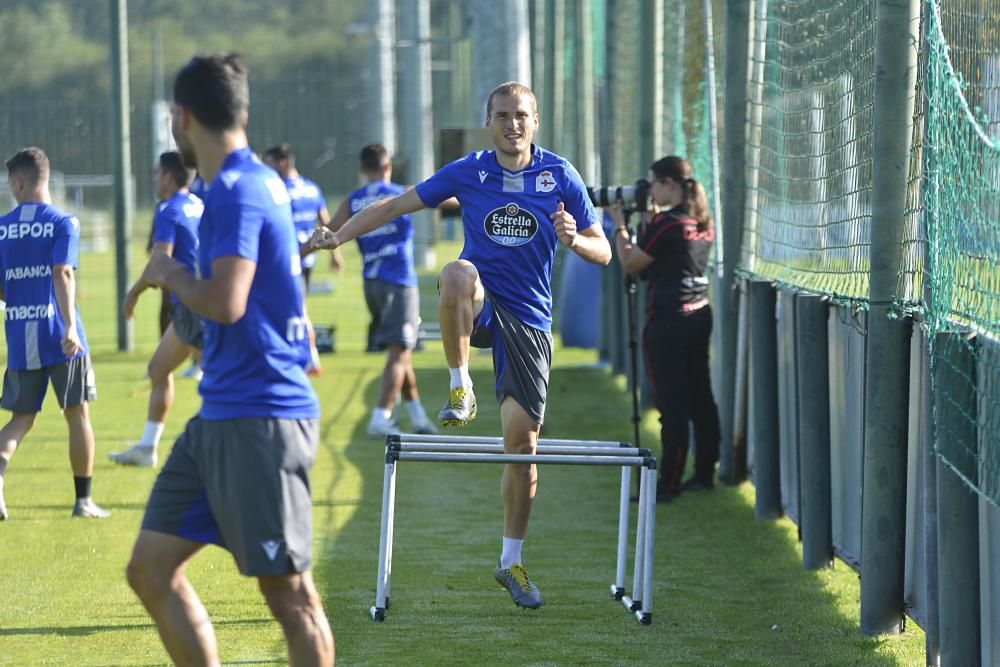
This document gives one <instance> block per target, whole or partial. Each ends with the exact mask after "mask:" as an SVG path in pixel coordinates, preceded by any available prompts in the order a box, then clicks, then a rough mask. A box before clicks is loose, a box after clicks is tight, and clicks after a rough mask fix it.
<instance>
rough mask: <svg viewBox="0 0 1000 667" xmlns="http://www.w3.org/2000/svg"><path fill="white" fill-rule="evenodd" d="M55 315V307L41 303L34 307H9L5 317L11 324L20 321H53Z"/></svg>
mask: <svg viewBox="0 0 1000 667" xmlns="http://www.w3.org/2000/svg"><path fill="white" fill-rule="evenodd" d="M55 315H56V308H55V306H53V305H52V304H51V303H39V304H37V305H32V306H7V311H6V314H5V315H4V316H5V317H6V319H7V321H8V322H10V321H18V320H51V319H52V318H53V317H55Z"/></svg>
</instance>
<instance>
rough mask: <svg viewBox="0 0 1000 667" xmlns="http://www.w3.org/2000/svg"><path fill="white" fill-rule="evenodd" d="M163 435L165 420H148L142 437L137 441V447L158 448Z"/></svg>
mask: <svg viewBox="0 0 1000 667" xmlns="http://www.w3.org/2000/svg"><path fill="white" fill-rule="evenodd" d="M162 435H163V422H146V428H144V429H143V430H142V437H141V438H139V442H137V443H135V444H136V446H137V447H148V448H150V449H156V446H157V445H158V444H160V436H162Z"/></svg>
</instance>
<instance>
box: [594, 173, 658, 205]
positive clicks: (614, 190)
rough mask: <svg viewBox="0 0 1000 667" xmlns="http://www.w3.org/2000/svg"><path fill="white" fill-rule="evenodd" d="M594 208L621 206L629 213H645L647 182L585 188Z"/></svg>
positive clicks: (647, 198) (641, 180)
mask: <svg viewBox="0 0 1000 667" xmlns="http://www.w3.org/2000/svg"><path fill="white" fill-rule="evenodd" d="M587 194H588V195H590V201H591V202H592V203H593V204H594V206H598V207H600V208H605V207H608V206H614V205H615V204H621V205H622V207H623V208H625V209H626V210H629V211H645V210H647V209H648V208H649V181H647V180H646V179H645V178H640V179H639V180H638V181H636V182H635V185H596V186H593V187H588V188H587Z"/></svg>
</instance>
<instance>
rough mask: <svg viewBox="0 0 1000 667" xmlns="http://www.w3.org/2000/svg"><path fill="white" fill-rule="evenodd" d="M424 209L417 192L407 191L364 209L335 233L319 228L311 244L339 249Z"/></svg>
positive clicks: (316, 246) (317, 246)
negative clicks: (399, 218)
mask: <svg viewBox="0 0 1000 667" xmlns="http://www.w3.org/2000/svg"><path fill="white" fill-rule="evenodd" d="M422 208H426V207H425V206H424V202H422V201H421V200H420V197H419V196H417V191H416V190H407V191H406V192H404V193H402V194H400V195H396V196H395V197H390V198H388V199H382V200H381V201H377V202H375V203H374V204H372V205H370V206H368V207H366V208H364V209H362V210H361V211H359V212H358V213H357V214H356V215H354V216H353V217H351V218H350V219H349V220H348V221H347V222H346V223H345V224H344V226H343V227H341V228H340V229H338V230H337V231H335V232H334V231H331V230H330V229H329V228H325V227H319V228H317V229H316V231H315V232H314V233H313V237H312V240H311V242H312V244H313V247H315V248H330V249H333V248H337V247H339V246H342V245H344V244H345V243H347V242H348V241H351V240H353V239H356V238H357V237H359V236H364V235H365V234H367V233H368V232H370V231H373V230H375V229H378V228H379V227H381V226H382V225H384V224H385V223H387V222H389V221H390V220H395V219H396V218H398V217H399V216H401V215H406V214H407V213H413V212H414V211H419V210H420V209H422Z"/></svg>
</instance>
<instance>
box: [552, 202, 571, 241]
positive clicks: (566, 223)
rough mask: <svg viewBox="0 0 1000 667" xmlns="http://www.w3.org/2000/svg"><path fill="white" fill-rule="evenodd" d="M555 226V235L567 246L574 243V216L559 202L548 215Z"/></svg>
mask: <svg viewBox="0 0 1000 667" xmlns="http://www.w3.org/2000/svg"><path fill="white" fill-rule="evenodd" d="M549 217H550V218H552V222H553V224H554V225H555V228H556V236H558V237H559V240H560V241H561V242H562V244H563V245H564V246H566V247H567V248H572V247H573V246H574V245H576V218H574V217H573V216H572V215H571V214H570V212H569V211H567V210H566V205H565V204H563V203H562V202H559V206H558V207H556V212H555V213H553V214H552V215H550V216H549Z"/></svg>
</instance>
